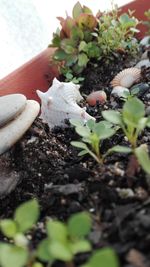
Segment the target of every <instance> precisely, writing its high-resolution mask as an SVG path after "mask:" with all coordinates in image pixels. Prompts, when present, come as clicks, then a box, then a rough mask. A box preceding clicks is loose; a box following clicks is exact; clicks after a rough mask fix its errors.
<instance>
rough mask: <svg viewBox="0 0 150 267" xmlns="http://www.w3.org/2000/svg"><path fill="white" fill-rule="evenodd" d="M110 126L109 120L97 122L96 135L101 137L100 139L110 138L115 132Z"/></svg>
mask: <svg viewBox="0 0 150 267" xmlns="http://www.w3.org/2000/svg"><path fill="white" fill-rule="evenodd" d="M110 127H111V124H110V123H109V125H108V122H106V123H105V122H99V123H96V124H95V127H94V133H96V135H97V136H98V137H99V138H100V140H102V139H106V138H109V137H111V136H112V135H114V134H115V130H114V129H113V128H110Z"/></svg>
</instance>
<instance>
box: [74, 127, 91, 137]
mask: <svg viewBox="0 0 150 267" xmlns="http://www.w3.org/2000/svg"><path fill="white" fill-rule="evenodd" d="M76 132H77V133H78V134H79V135H80V136H82V137H89V136H90V133H91V132H90V130H89V128H87V127H86V126H79V127H76Z"/></svg>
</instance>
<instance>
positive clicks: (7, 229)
mask: <svg viewBox="0 0 150 267" xmlns="http://www.w3.org/2000/svg"><path fill="white" fill-rule="evenodd" d="M0 229H1V231H2V232H3V234H4V235H5V236H7V237H9V238H10V237H14V236H15V234H16V233H17V226H16V223H15V222H14V221H13V220H10V219H5V220H2V221H1V222H0Z"/></svg>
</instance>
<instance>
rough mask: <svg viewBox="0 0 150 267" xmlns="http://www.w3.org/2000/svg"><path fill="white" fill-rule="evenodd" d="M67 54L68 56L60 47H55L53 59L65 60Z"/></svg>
mask: <svg viewBox="0 0 150 267" xmlns="http://www.w3.org/2000/svg"><path fill="white" fill-rule="evenodd" d="M67 56H68V55H67V53H66V52H65V51H64V50H62V49H57V50H56V51H55V52H54V59H55V60H58V61H61V60H65V59H66V58H67Z"/></svg>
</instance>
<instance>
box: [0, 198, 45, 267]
mask: <svg viewBox="0 0 150 267" xmlns="http://www.w3.org/2000/svg"><path fill="white" fill-rule="evenodd" d="M38 217H39V206H38V203H37V201H36V200H31V201H28V202H26V203H25V204H22V205H21V206H20V207H18V208H17V209H16V211H15V214H14V218H13V219H4V220H1V221H0V230H1V231H2V233H3V234H4V235H5V236H6V237H7V238H10V239H12V240H13V244H10V243H2V242H1V243H0V266H2V267H24V266H29V265H27V263H28V262H29V261H31V263H32V257H33V255H32V254H31V253H30V252H29V249H28V239H27V238H26V236H25V233H26V232H27V231H28V230H29V229H31V228H32V227H33V226H34V224H35V223H36V222H37V219H38ZM30 266H32V265H30ZM42 267H43V266H42Z"/></svg>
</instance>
